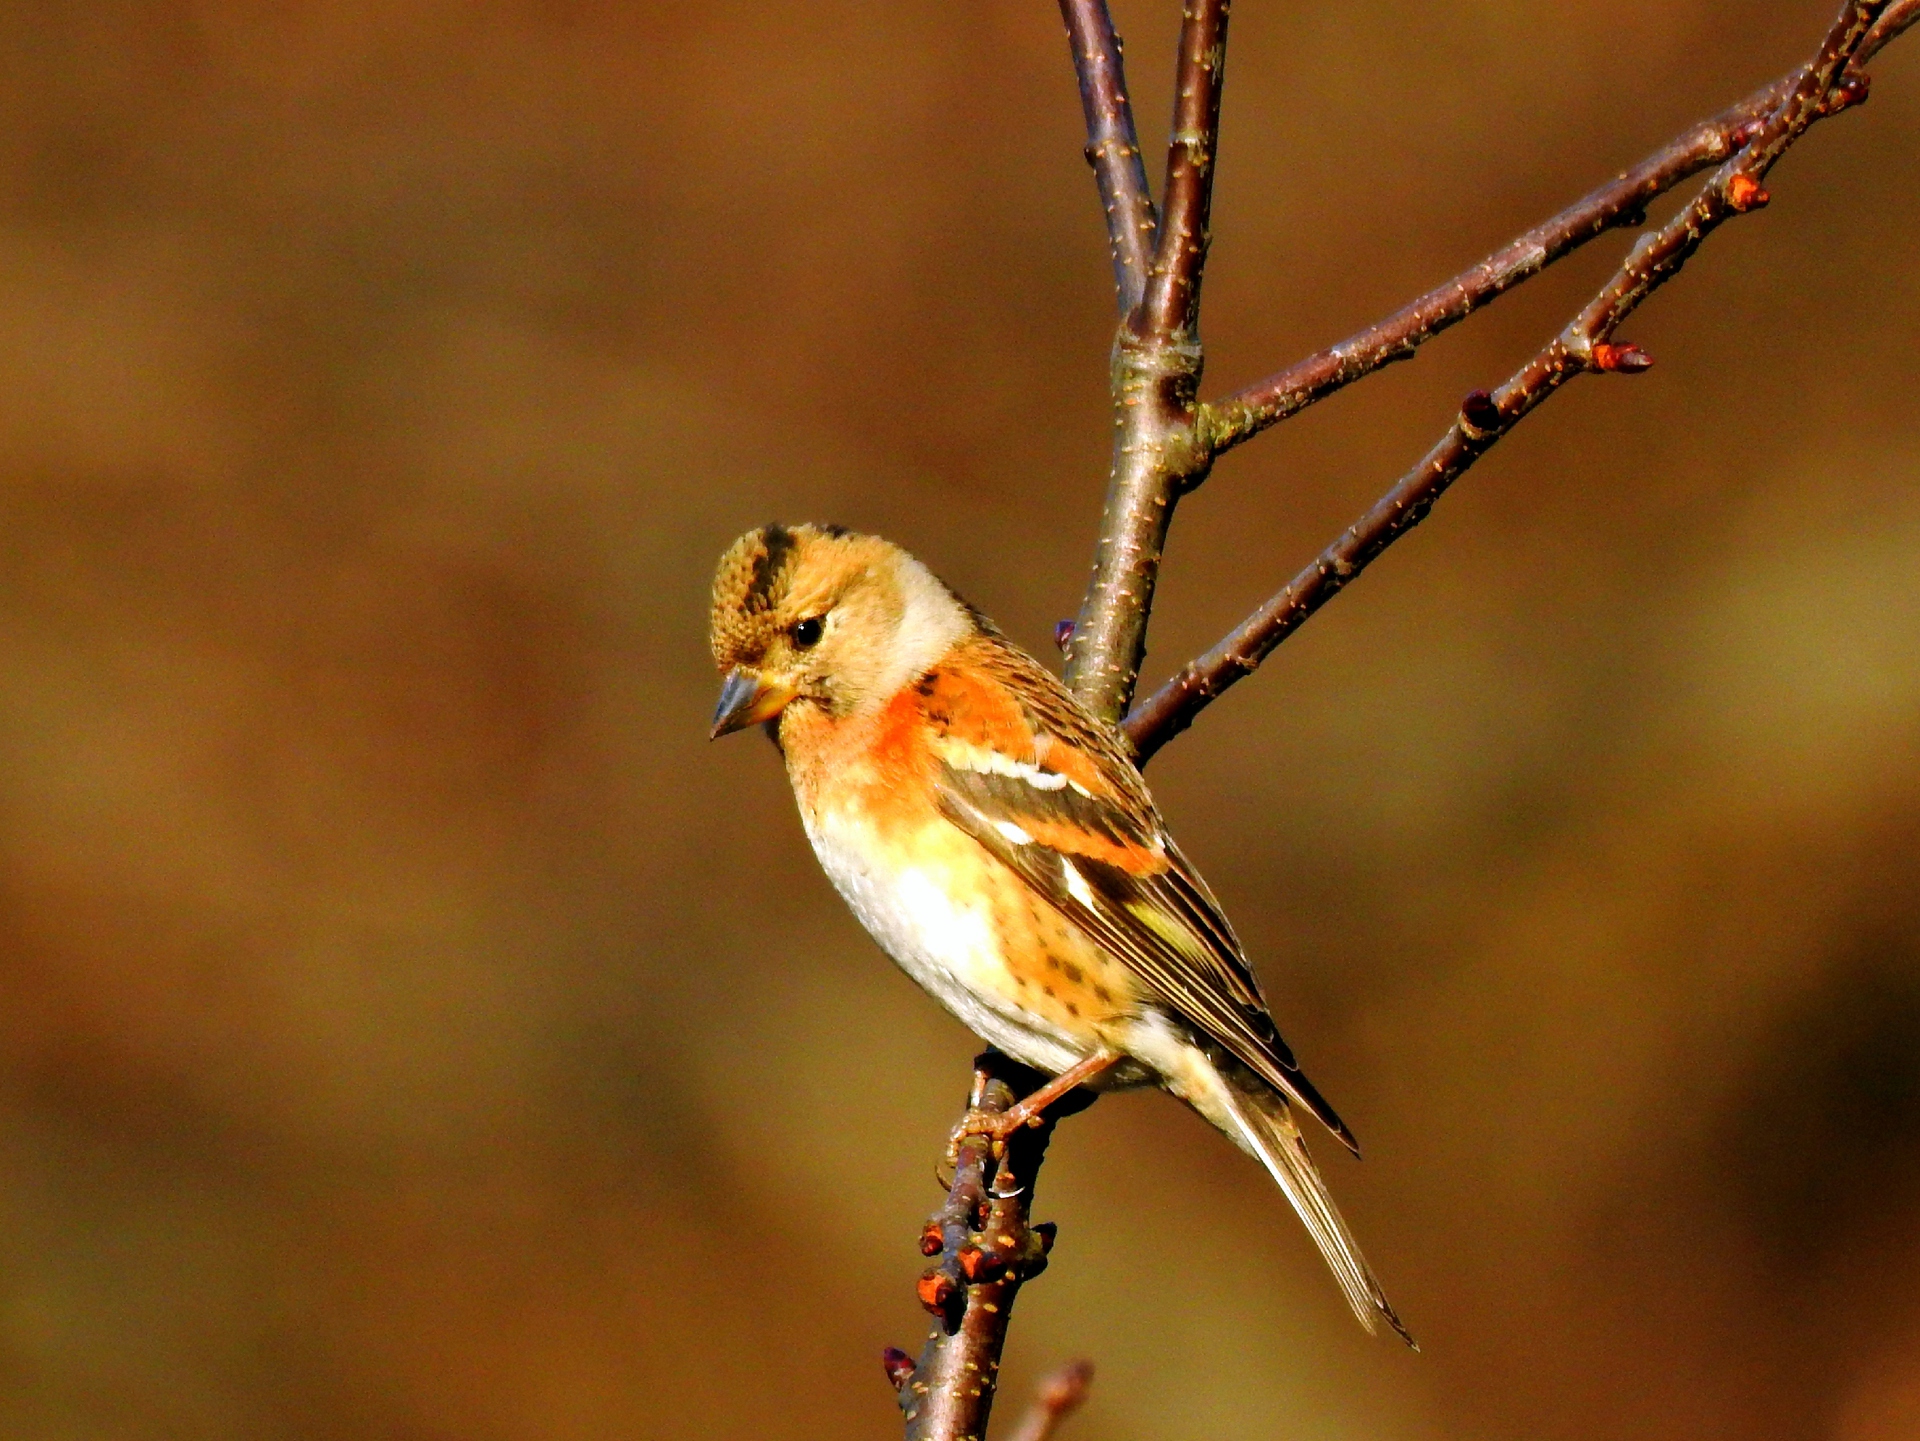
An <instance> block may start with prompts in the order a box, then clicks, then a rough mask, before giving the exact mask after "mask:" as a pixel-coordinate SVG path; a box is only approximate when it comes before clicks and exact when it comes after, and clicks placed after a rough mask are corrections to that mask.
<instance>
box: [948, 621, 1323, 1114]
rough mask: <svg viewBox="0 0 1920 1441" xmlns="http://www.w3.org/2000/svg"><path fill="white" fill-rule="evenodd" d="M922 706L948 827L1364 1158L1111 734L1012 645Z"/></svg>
mask: <svg viewBox="0 0 1920 1441" xmlns="http://www.w3.org/2000/svg"><path fill="white" fill-rule="evenodd" d="M970 672H972V673H971V674H970ZM1009 694H1011V695H1012V696H1014V697H1017V702H1010V701H1009V700H1008V696H1009ZM921 695H922V697H923V700H924V703H925V706H926V714H927V716H928V718H929V720H930V722H931V723H932V724H933V727H934V730H935V732H936V734H937V735H938V736H940V737H941V742H942V743H941V744H937V746H936V749H937V751H938V752H939V754H940V758H941V764H940V765H939V766H938V768H937V770H936V785H937V787H938V789H939V793H940V801H941V809H942V811H943V812H944V814H945V815H946V816H947V818H948V819H949V820H951V821H952V822H953V823H954V824H955V825H957V826H959V827H960V829H962V830H964V831H965V832H966V833H967V834H968V835H970V836H972V837H973V838H974V839H975V840H976V841H978V842H979V843H980V844H981V845H982V846H984V847H986V849H987V850H989V851H991V852H992V853H993V854H994V855H995V856H997V857H998V858H999V859H1000V860H1001V861H1003V862H1004V863H1005V864H1006V865H1008V866H1009V867H1011V868H1012V869H1013V870H1014V871H1015V872H1016V873H1018V874H1019V875H1020V876H1021V877H1022V879H1024V880H1025V881H1026V882H1027V883H1028V884H1029V885H1030V886H1032V887H1033V889H1034V890H1035V891H1036V892H1038V893H1039V894H1040V895H1041V896H1042V897H1044V898H1045V899H1046V900H1047V902H1048V903H1049V904H1050V905H1051V906H1052V907H1053V908H1054V909H1055V910H1056V911H1057V912H1059V914H1060V915H1062V916H1063V917H1065V918H1066V919H1067V920H1069V921H1070V922H1072V923H1073V924H1074V925H1076V926H1078V927H1079V928H1080V929H1081V930H1082V931H1084V932H1085V933H1086V934H1087V935H1088V936H1090V937H1091V938H1092V939H1093V940H1094V941H1095V942H1096V943H1098V944H1099V945H1101V946H1102V947H1103V948H1105V949H1106V950H1107V951H1108V952H1109V953H1110V954H1112V955H1113V956H1115V957H1116V958H1117V959H1119V960H1121V961H1124V962H1125V963H1127V964H1128V965H1129V966H1130V967H1131V968H1132V970H1133V971H1134V972H1135V973H1136V974H1137V975H1138V976H1139V977H1140V978H1141V980H1143V981H1144V982H1145V983H1146V984H1147V986H1148V987H1149V988H1150V989H1151V990H1152V991H1153V992H1154V993H1155V994H1156V995H1158V996H1159V997H1160V999H1161V1000H1162V1001H1163V1002H1164V1003H1165V1004H1166V1005H1167V1006H1168V1007H1169V1008H1171V1009H1172V1010H1173V1011H1175V1012H1176V1013H1178V1014H1179V1015H1180V1016H1182V1017H1183V1018H1185V1019H1186V1020H1187V1021H1188V1022H1189V1023H1190V1024H1192V1025H1194V1026H1195V1027H1197V1028H1198V1029H1200V1030H1201V1031H1202V1032H1203V1033H1205V1034H1206V1035H1208V1036H1210V1037H1212V1038H1213V1039H1214V1040H1215V1041H1217V1042H1218V1043H1219V1044H1220V1045H1221V1046H1223V1047H1225V1048H1226V1050H1227V1051H1228V1052H1230V1053H1231V1054H1232V1055H1233V1056H1234V1057H1235V1058H1237V1059H1238V1060H1239V1061H1240V1062H1241V1063H1242V1064H1244V1065H1246V1066H1247V1067H1248V1068H1250V1069H1251V1070H1252V1071H1253V1072H1254V1073H1255V1074H1256V1075H1258V1076H1260V1077H1261V1078H1262V1079H1264V1080H1265V1081H1266V1082H1267V1083H1268V1084H1270V1085H1272V1086H1275V1087H1277V1088H1278V1089H1279V1090H1281V1091H1283V1092H1285V1093H1286V1094H1288V1095H1290V1096H1292V1097H1293V1098H1294V1099H1295V1100H1297V1101H1299V1102H1300V1103H1301V1104H1302V1105H1303V1106H1305V1107H1306V1108H1307V1109H1308V1110H1310V1111H1311V1112H1313V1114H1314V1115H1315V1116H1317V1117H1318V1118H1319V1119H1320V1120H1321V1121H1322V1122H1323V1123H1324V1124H1325V1125H1326V1126H1327V1128H1328V1129H1329V1130H1331V1131H1332V1132H1333V1133H1334V1134H1335V1135H1337V1136H1339V1137H1340V1138H1341V1140H1342V1141H1344V1142H1345V1143H1346V1144H1347V1145H1348V1146H1349V1147H1352V1148H1353V1149H1354V1150H1355V1151H1356V1152H1357V1151H1358V1147H1357V1146H1356V1145H1355V1143H1354V1140H1353V1136H1352V1133H1351V1132H1350V1131H1349V1130H1348V1129H1347V1127H1346V1126H1345V1125H1344V1124H1343V1123H1342V1122H1341V1120H1340V1118H1339V1116H1338V1115H1336V1114H1335V1113H1334V1110H1333V1108H1332V1107H1331V1106H1330V1105H1328V1104H1327V1102H1326V1100H1325V1098H1324V1097H1322V1096H1321V1095H1320V1093H1319V1092H1318V1091H1317V1090H1316V1089H1315V1088H1314V1087H1313V1085H1312V1083H1311V1082H1309V1081H1308V1080H1307V1078H1306V1077H1305V1076H1304V1075H1303V1074H1302V1073H1301V1071H1300V1067H1299V1063H1298V1062H1296V1061H1295V1060H1294V1057H1293V1053H1292V1051H1291V1050H1289V1049H1288V1047H1287V1044H1286V1042H1285V1041H1283V1040H1282V1039H1281V1038H1280V1033H1279V1031H1278V1030H1277V1029H1276V1028H1275V1026H1274V1024H1273V1017H1272V1015H1271V1014H1270V1013H1269V1012H1268V1010H1267V1005H1266V1000H1265V998H1264V997H1263V996H1262V995H1261V994H1260V986H1259V983H1258V981H1256V980H1255V979H1254V975H1253V972H1252V970H1251V968H1249V966H1248V965H1247V961H1246V954H1245V952H1244V951H1243V950H1242V949H1241V947H1240V942H1239V939H1238V938H1237V937H1236V936H1235V935H1234V933H1233V928H1232V927H1231V926H1230V925H1229V924H1228V923H1227V919H1226V917H1225V916H1224V915H1222V914H1221V911H1220V906H1219V903H1218V902H1217V901H1215V900H1214V898H1213V894H1212V892H1210V891H1209V890H1208V889H1207V886H1206V882H1204V881H1203V880H1201V879H1200V877H1199V875H1198V873H1197V872H1195V871H1194V869H1193V867H1192V866H1191V865H1190V864H1189V863H1188V862H1187V859H1186V857H1184V856H1183V855H1181V854H1180V851H1179V850H1178V848H1177V847H1175V846H1174V844H1173V842H1172V840H1171V839H1170V838H1169V837H1168V836H1167V835H1166V832H1165V828H1164V827H1163V826H1162V824H1161V822H1160V817H1159V814H1158V812H1157V811H1156V810H1155V809H1154V806H1153V801H1152V799H1151V798H1150V797H1149V796H1148V794H1147V790H1146V785H1145V783H1144V782H1143V781H1142V780H1141V779H1140V776H1139V772H1138V771H1136V770H1135V769H1134V767H1133V764H1132V762H1131V761H1130V760H1128V759H1127V757H1126V754H1125V752H1124V751H1123V750H1122V749H1121V748H1120V745H1119V742H1118V741H1117V740H1116V739H1115V738H1114V737H1113V734H1112V732H1111V731H1109V730H1107V728H1106V727H1104V726H1102V725H1101V724H1100V723H1099V722H1098V721H1097V720H1095V719H1094V718H1093V717H1092V716H1091V715H1090V714H1088V713H1087V711H1086V710H1085V708H1084V707H1082V706H1081V705H1080V704H1079V702H1078V701H1076V700H1074V698H1073V697H1072V696H1071V695H1070V694H1069V693H1068V692H1067V691H1066V689H1065V687H1063V686H1062V685H1061V684H1060V683H1059V682H1058V681H1057V680H1055V679H1054V677H1053V676H1052V675H1051V674H1050V673H1049V672H1047V671H1046V670H1045V669H1043V668H1042V667H1041V666H1040V665H1039V663H1038V662H1036V661H1034V660H1032V659H1031V658H1029V657H1027V656H1026V655H1025V654H1023V653H1022V652H1020V651H1018V650H1017V649H1015V648H1014V647H1013V646H1012V645H1011V644H1009V643H1008V642H1006V641H1004V640H1002V639H1000V638H999V637H997V636H989V637H985V638H983V639H982V640H979V641H976V642H973V643H972V644H970V645H969V646H968V647H967V648H966V649H965V651H964V652H963V653H962V654H960V655H958V656H956V657H954V658H953V660H951V661H950V662H949V663H948V664H947V665H946V666H943V667H942V668H941V669H940V670H937V671H935V672H934V673H933V674H931V675H929V676H928V677H927V679H926V680H925V681H923V682H922V685H921ZM1016 710H1017V711H1018V712H1019V718H1020V721H1021V722H1022V723H1021V724H1020V725H1019V726H1018V727H1017V728H1016V727H1015V726H1013V725H1011V724H1010V721H1011V720H1012V716H1011V715H1009V712H1010V711H1016Z"/></svg>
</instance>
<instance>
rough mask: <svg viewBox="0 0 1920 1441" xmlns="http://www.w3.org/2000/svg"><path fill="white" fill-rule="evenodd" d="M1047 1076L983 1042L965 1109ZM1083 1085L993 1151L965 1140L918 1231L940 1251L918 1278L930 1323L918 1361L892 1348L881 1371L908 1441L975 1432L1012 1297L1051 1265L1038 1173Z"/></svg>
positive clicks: (929, 1247) (982, 1430)
mask: <svg viewBox="0 0 1920 1441" xmlns="http://www.w3.org/2000/svg"><path fill="white" fill-rule="evenodd" d="M1046 1079H1047V1078H1046V1077H1044V1076H1041V1075H1040V1074H1039V1073H1037V1072H1035V1071H1031V1070H1029V1069H1028V1068H1027V1067H1025V1066H1022V1065H1020V1064H1019V1063H1017V1062H1015V1061H1011V1060H1009V1059H1007V1058H1006V1057H1005V1056H1003V1055H1001V1054H1000V1053H999V1052H997V1051H986V1052H984V1053H982V1054H981V1055H980V1056H978V1057H976V1058H975V1060H974V1063H973V1085H972V1088H971V1090H970V1091H969V1093H968V1097H967V1110H968V1114H969V1115H972V1114H975V1113H985V1114H989V1115H996V1114H998V1113H1000V1112H1002V1111H1005V1110H1006V1109H1007V1108H1008V1107H1009V1106H1011V1105H1013V1104H1014V1102H1015V1101H1016V1100H1018V1099H1019V1098H1020V1097H1021V1096H1024V1095H1026V1094H1027V1093H1028V1092H1030V1091H1032V1090H1035V1089H1036V1088H1037V1087H1039V1086H1040V1085H1042V1084H1043V1083H1044V1082H1045V1080H1046ZM1092 1099H1093V1098H1092V1096H1091V1095H1090V1094H1088V1093H1086V1092H1075V1093H1072V1094H1070V1095H1068V1096H1065V1097H1062V1098H1061V1100H1060V1101H1058V1102H1056V1103H1055V1105H1054V1106H1052V1107H1051V1108H1049V1110H1048V1111H1047V1112H1046V1113H1045V1115H1044V1116H1043V1117H1042V1118H1041V1122H1040V1124H1039V1125H1038V1126H1036V1127H1023V1128H1022V1129H1021V1130H1019V1131H1018V1132H1016V1133H1015V1134H1014V1136H1013V1137H1012V1139H1010V1140H1009V1141H1008V1142H1007V1144H1006V1147H1005V1148H1004V1152H1003V1154H1001V1155H998V1156H996V1155H995V1154H994V1151H995V1147H994V1146H993V1144H992V1143H991V1142H990V1141H988V1140H987V1139H986V1138H984V1137H981V1136H968V1137H967V1138H966V1139H965V1140H964V1141H962V1142H961V1144H960V1147H959V1156H958V1160H957V1162H956V1164H955V1167H954V1175H953V1184H952V1185H951V1186H950V1187H949V1188H948V1190H947V1199H946V1202H945V1204H944V1205H942V1206H941V1208H940V1210H939V1212H938V1213H936V1214H935V1215H934V1216H933V1217H932V1219H930V1220H929V1221H928V1222H927V1226H926V1229H925V1230H924V1231H923V1232H922V1233H921V1238H920V1249H921V1252H922V1254H924V1255H928V1256H933V1257H937V1258H938V1259H936V1260H935V1261H934V1263H933V1265H931V1266H929V1267H928V1268H927V1270H926V1272H925V1274H924V1275H922V1276H921V1278H920V1282H919V1285H918V1287H917V1290H918V1293H919V1297H920V1304H921V1305H922V1306H924V1307H925V1308H926V1309H927V1310H928V1311H930V1312H932V1313H933V1315H934V1317H935V1318H936V1319H935V1324H934V1327H933V1330H932V1331H931V1332H929V1333H928V1336H927V1344H926V1346H925V1347H924V1348H923V1349H922V1350H921V1352H920V1359H919V1361H918V1362H913V1363H909V1362H908V1360H907V1358H906V1356H905V1354H904V1353H902V1352H898V1351H893V1350H889V1351H888V1352H887V1353H886V1356H885V1357H884V1364H885V1366H886V1369H887V1375H888V1377H889V1379H890V1380H892V1381H893V1384H894V1386H895V1387H896V1388H897V1389H898V1391H899V1393H900V1409H901V1410H902V1411H904V1412H905V1413H906V1418H907V1428H906V1441H980V1438H982V1437H984V1436H985V1435H986V1431H987V1418H988V1416H989V1415H990V1414H991V1412H992V1410H993V1398H994V1391H995V1389H996V1387H997V1385H998V1383H999V1375H1000V1353H1001V1350H1002V1348H1003V1347H1004V1346H1005V1345H1006V1339H1007V1323H1008V1321H1009V1320H1011V1318H1012V1313H1013V1303H1014V1299H1015V1298H1016V1297H1017V1296H1018V1295H1019V1294H1020V1288H1021V1286H1022V1285H1024V1284H1025V1283H1026V1282H1028V1281H1030V1280H1032V1279H1033V1278H1034V1277H1035V1276H1038V1275H1039V1274H1040V1273H1041V1272H1042V1271H1044V1270H1046V1268H1047V1253H1048V1251H1050V1250H1051V1249H1052V1248H1053V1235H1054V1228H1053V1226H1052V1225H1051V1224H1049V1223H1045V1222H1042V1223H1041V1224H1039V1225H1033V1224H1031V1217H1030V1214H1029V1208H1030V1203H1031V1201H1032V1198H1033V1190H1034V1182H1035V1180H1036V1178H1037V1177H1038V1176H1039V1173H1040V1164H1041V1162H1042V1161H1043V1160H1045V1158H1046V1153H1047V1143H1048V1142H1049V1141H1050V1140H1052V1139H1053V1127H1054V1122H1055V1121H1056V1120H1058V1119H1059V1118H1060V1117H1062V1116H1065V1115H1071V1114H1072V1113H1073V1112H1075V1111H1078V1110H1083V1109H1084V1108H1085V1107H1086V1106H1088V1105H1090V1104H1091V1103H1092Z"/></svg>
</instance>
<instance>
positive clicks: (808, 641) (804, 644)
mask: <svg viewBox="0 0 1920 1441" xmlns="http://www.w3.org/2000/svg"><path fill="white" fill-rule="evenodd" d="M793 643H794V644H795V645H797V646H799V647H800V649H801V650H812V649H813V647H815V646H817V645H818V644H820V617H819V616H817V615H810V616H808V617H807V618H806V619H805V620H803V621H800V622H799V623H798V624H796V625H795V626H794V628H793Z"/></svg>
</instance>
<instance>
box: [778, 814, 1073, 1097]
mask: <svg viewBox="0 0 1920 1441" xmlns="http://www.w3.org/2000/svg"><path fill="white" fill-rule="evenodd" d="M803 819H804V821H805V823H806V828H807V838H808V839H809V840H810V841H812V842H813V850H814V854H815V855H816V856H818V857H819V859H820V866H821V869H823V870H824V871H826V873H827V876H828V878H829V879H830V880H831V881H832V882H833V885H834V889H836V890H838V891H839V892H840V895H841V896H842V898H843V899H845V901H846V903H847V905H848V907H849V908H850V909H851V910H852V911H853V913H854V915H855V916H857V917H858V918H859V920H860V924H861V925H863V926H865V927H866V928H867V931H868V933H869V934H870V935H872V937H873V938H874V939H875V940H876V941H878V942H879V943H880V947H881V949H882V950H884V951H886V953H887V954H888V955H889V956H891V957H893V959H894V961H895V962H896V963H897V964H898V965H899V966H900V968H901V969H902V970H903V971H905V972H906V973H907V974H908V975H909V976H911V977H912V978H913V979H914V980H915V981H917V982H918V983H919V984H920V986H921V988H922V989H923V990H925V991H926V992H927V994H929V995H930V996H932V997H933V998H934V999H935V1000H936V1001H938V1002H940V1004H941V1005H943V1006H945V1007H946V1008H947V1009H948V1010H949V1011H951V1012H952V1013H953V1014H954V1015H955V1016H956V1017H958V1018H959V1019H960V1021H961V1022H962V1023H963V1024H965V1025H966V1026H967V1027H969V1028H970V1029H971V1030H972V1031H973V1032H974V1033H975V1034H976V1035H978V1036H979V1037H980V1038H981V1039H983V1040H985V1041H986V1042H987V1043H988V1044H989V1045H992V1046H995V1047H998V1048H999V1049H1000V1050H1001V1051H1004V1052H1005V1053H1006V1054H1007V1055H1009V1056H1011V1057H1013V1059H1015V1060H1016V1061H1020V1062H1023V1063H1024V1064H1026V1065H1029V1066H1032V1067H1034V1068H1035V1069H1037V1070H1041V1071H1046V1072H1049V1073H1052V1074H1057V1073H1059V1072H1061V1071H1064V1070H1066V1069H1067V1067H1069V1066H1071V1065H1073V1064H1074V1063H1075V1062H1076V1061H1079V1060H1082V1059H1083V1058H1085V1057H1086V1056H1087V1055H1089V1054H1090V1053H1091V1052H1093V1051H1094V1050H1096V1049H1098V1048H1099V1045H1100V1042H1099V1039H1098V1037H1097V1036H1095V1035H1093V1034H1092V1033H1090V1032H1089V1031H1087V1030H1084V1029H1075V1030H1070V1029H1068V1028H1067V1027H1065V1026H1061V1025H1058V1024H1055V1023H1053V1022H1052V1021H1050V1020H1049V1019H1048V1018H1047V1017H1046V1016H1044V1015H1042V1014H1040V1013H1038V1012H1036V1011H1035V1010H1034V1009H1033V1008H1031V1007H1026V1006H1022V1005H1021V1004H1020V1003H1019V1001H1018V1000H1017V992H1018V990H1019V989H1020V983H1019V982H1018V981H1017V979H1016V978H1015V976H1014V974H1013V972H1012V971H1011V970H1010V969H1009V967H1008V965H1007V962H1006V959H1005V957H1004V955H1003V947H1002V945H1001V940H1000V933H999V928H998V926H997V925H996V918H995V916H994V913H993V908H992V904H991V901H990V898H989V897H988V896H986V895H985V894H979V895H973V896H969V895H967V894H965V892H964V891H963V890H962V889H961V888H960V887H957V886H955V885H954V884H952V875H953V872H952V870H951V869H950V868H949V867H948V866H947V865H945V864H943V862H945V861H946V860H947V859H948V856H947V855H946V854H945V853H946V852H948V851H949V849H951V850H953V851H958V852H960V853H961V857H962V863H963V864H964V863H965V862H971V861H975V860H976V857H975V856H973V855H970V854H966V853H965V852H964V851H963V850H962V848H965V847H971V848H974V849H975V850H977V849H978V848H977V845H976V843H975V842H974V841H972V840H971V839H969V838H968V837H966V836H964V835H962V834H960V832H958V831H957V830H953V829H952V828H951V827H946V826H945V823H944V822H942V823H940V824H941V826H942V828H943V829H944V830H945V831H946V832H947V834H946V835H942V834H940V833H938V832H935V833H934V834H933V835H931V836H922V837H919V838H916V839H917V840H918V841H919V842H920V843H918V844H911V843H910V844H907V845H905V846H895V847H892V848H891V849H892V850H893V851H895V852H897V854H894V855H890V856H888V859H887V860H886V861H884V862H882V861H881V860H879V859H878V857H879V856H881V855H883V854H887V853H886V852H885V851H882V850H880V849H879V848H878V847H877V845H876V841H875V836H874V834H873V831H872V829H871V828H870V827H869V826H868V825H867V823H866V822H865V821H864V819H862V818H859V817H855V816H847V815H845V814H836V813H832V812H828V813H823V814H819V815H805V816H803ZM949 836H950V837H951V840H949V839H948V837H949Z"/></svg>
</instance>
